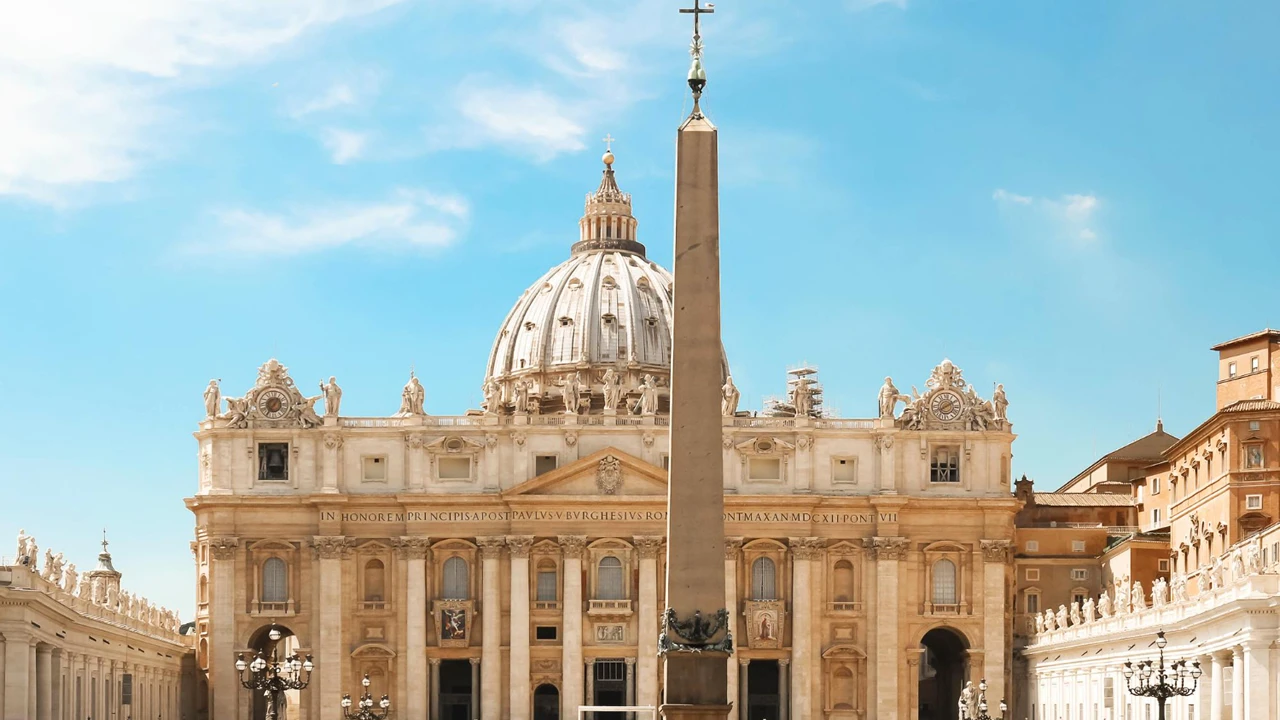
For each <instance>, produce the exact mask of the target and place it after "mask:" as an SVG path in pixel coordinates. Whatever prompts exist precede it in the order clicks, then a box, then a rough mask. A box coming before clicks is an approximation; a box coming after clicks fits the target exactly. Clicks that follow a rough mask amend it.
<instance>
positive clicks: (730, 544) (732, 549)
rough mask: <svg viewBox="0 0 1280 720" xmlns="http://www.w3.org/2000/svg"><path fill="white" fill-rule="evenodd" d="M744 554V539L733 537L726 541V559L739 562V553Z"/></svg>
mask: <svg viewBox="0 0 1280 720" xmlns="http://www.w3.org/2000/svg"><path fill="white" fill-rule="evenodd" d="M740 552H742V538H740V537H731V538H725V539H724V559H725V560H737V559H738V553H740Z"/></svg>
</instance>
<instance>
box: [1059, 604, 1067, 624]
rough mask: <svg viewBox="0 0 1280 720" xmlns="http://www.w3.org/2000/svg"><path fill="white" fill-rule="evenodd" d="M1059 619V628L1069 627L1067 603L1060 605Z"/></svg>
mask: <svg viewBox="0 0 1280 720" xmlns="http://www.w3.org/2000/svg"><path fill="white" fill-rule="evenodd" d="M1057 621H1058V628H1059V629H1062V630H1065V629H1066V628H1067V606H1066V605H1059V606H1058V617H1057Z"/></svg>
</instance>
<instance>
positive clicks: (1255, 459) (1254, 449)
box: [1244, 443, 1262, 470]
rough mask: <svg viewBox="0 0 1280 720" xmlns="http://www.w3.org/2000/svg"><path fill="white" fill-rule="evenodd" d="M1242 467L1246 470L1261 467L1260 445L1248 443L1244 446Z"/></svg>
mask: <svg viewBox="0 0 1280 720" xmlns="http://www.w3.org/2000/svg"><path fill="white" fill-rule="evenodd" d="M1244 466H1245V469H1247V470H1252V469H1256V468H1260V467H1262V443H1249V444H1248V445H1245V446H1244Z"/></svg>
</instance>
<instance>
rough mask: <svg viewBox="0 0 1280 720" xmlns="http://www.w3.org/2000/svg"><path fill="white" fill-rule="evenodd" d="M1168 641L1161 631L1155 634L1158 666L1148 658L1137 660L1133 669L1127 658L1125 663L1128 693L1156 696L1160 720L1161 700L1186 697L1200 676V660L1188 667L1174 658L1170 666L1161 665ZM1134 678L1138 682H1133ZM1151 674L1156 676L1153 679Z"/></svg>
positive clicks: (1183, 661) (1162, 714)
mask: <svg viewBox="0 0 1280 720" xmlns="http://www.w3.org/2000/svg"><path fill="white" fill-rule="evenodd" d="M1167 644H1168V641H1167V640H1165V639H1164V631H1163V630H1161V631H1159V632H1157V633H1156V647H1157V648H1159V650H1160V659H1159V660H1158V661H1157V662H1158V663H1159V664H1158V665H1154V666H1153V665H1152V664H1151V661H1150V660H1143V661H1142V662H1139V663H1138V666H1137V667H1136V668H1135V667H1134V665H1133V663H1132V662H1128V661H1126V662H1125V664H1124V684H1125V687H1128V688H1129V693H1130V694H1132V695H1137V696H1139V697H1149V698H1155V700H1156V704H1157V706H1158V707H1159V708H1160V712H1159V714H1158V715H1157V717H1158V719H1159V720H1164V703H1165V701H1166V700H1168V699H1169V698H1171V697H1174V696H1175V695H1182V696H1187V695H1190V694H1192V693H1194V692H1195V691H1196V682H1197V681H1198V680H1199V679H1200V663H1199V661H1197V662H1193V663H1191V667H1189V668H1188V667H1187V661H1186V660H1177V661H1175V662H1174V663H1173V664H1172V665H1170V666H1169V667H1167V668H1166V667H1165V665H1164V646H1165V645H1167ZM1135 676H1136V677H1137V683H1136V684H1135V683H1134V682H1133V679H1134V677H1135ZM1152 676H1154V677H1155V680H1154V682H1153V681H1152ZM1188 678H1189V679H1190V680H1191V684H1190V685H1188V684H1187V679H1188Z"/></svg>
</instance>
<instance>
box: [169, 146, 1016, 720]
mask: <svg viewBox="0 0 1280 720" xmlns="http://www.w3.org/2000/svg"><path fill="white" fill-rule="evenodd" d="M605 160H606V167H605V170H604V174H603V178H602V180H601V183H600V186H599V188H598V189H597V190H596V191H595V192H593V193H590V194H589V195H588V196H587V200H586V207H585V211H584V214H583V217H582V219H581V221H580V225H579V237H578V242H576V243H575V244H573V245H572V248H571V251H570V255H569V258H568V259H567V260H566V261H564V262H563V263H561V264H560V265H557V266H556V267H554V268H552V269H551V270H549V271H547V272H546V273H545V274H543V275H542V276H541V277H540V278H538V279H537V281H536V282H534V283H533V284H532V285H531V286H530V287H529V288H528V289H527V290H526V291H525V292H524V293H523V294H522V295H520V296H519V298H518V299H517V300H516V302H515V305H514V307H513V308H512V310H511V312H510V313H509V314H508V316H507V317H506V319H505V320H504V321H503V322H502V324H501V326H500V327H499V328H498V332H497V336H496V339H495V342H494V345H493V349H492V352H491V354H490V356H489V358H488V364H487V367H486V371H485V378H484V382H483V390H484V395H485V403H484V408H483V409H482V410H474V411H469V412H465V413H460V414H455V415H441V414H435V413H434V412H432V413H428V412H426V410H427V408H425V407H424V395H425V389H424V387H423V385H422V382H421V381H420V380H419V379H418V378H410V380H409V382H408V383H407V384H406V386H405V388H404V391H403V393H402V395H401V397H400V398H399V401H398V403H399V406H398V409H396V411H395V412H389V413H388V414H387V415H386V416H382V417H351V416H347V415H343V414H342V413H341V398H342V392H343V391H342V389H341V388H340V387H339V385H338V382H337V380H336V379H334V378H330V379H329V381H328V382H327V383H324V387H323V393H322V396H317V397H313V398H308V397H305V396H304V395H303V394H302V393H301V392H300V391H299V390H298V387H297V385H296V384H295V382H294V378H291V377H290V375H289V373H288V371H287V369H286V368H285V367H284V366H283V365H281V364H280V363H278V362H277V361H275V360H271V361H269V362H267V363H266V364H264V365H263V366H262V367H261V368H260V370H259V373H258V379H257V382H256V383H255V385H254V386H253V387H251V388H245V389H244V393H243V394H242V395H240V396H237V397H223V396H222V389H221V388H220V387H218V386H217V384H216V383H212V382H211V383H210V386H209V388H208V389H207V390H206V393H205V406H206V407H205V410H206V413H205V414H206V418H205V419H204V420H203V421H202V422H201V423H200V425H199V429H198V431H197V432H196V434H195V437H196V440H197V444H198V457H199V481H198V487H197V489H196V492H195V493H194V494H193V495H192V497H190V498H188V499H187V501H186V504H187V506H188V508H189V509H190V510H191V512H192V513H193V514H194V518H195V534H196V537H195V543H194V546H193V547H194V549H195V556H196V577H195V583H196V587H197V594H198V606H197V614H196V619H195V627H194V633H195V641H194V642H195V648H196V664H197V666H198V667H199V668H200V669H201V671H202V672H203V673H204V674H205V675H206V677H207V681H208V697H207V699H205V700H206V701H205V702H204V705H205V708H204V712H205V713H207V715H208V717H213V718H218V719H219V720H222V719H223V718H251V717H260V716H261V713H262V708H261V707H260V706H259V705H258V703H260V702H261V701H260V699H259V698H256V697H254V696H253V695H251V694H250V693H248V692H247V691H245V690H243V689H241V688H240V686H239V685H240V684H239V682H238V678H237V674H236V670H235V666H234V663H235V661H236V657H237V654H238V653H255V652H258V651H260V650H268V649H269V646H270V645H271V642H272V641H271V640H269V631H270V629H271V628H272V627H275V628H276V629H278V630H280V632H281V634H282V635H283V636H284V637H283V639H282V640H280V641H279V642H281V643H284V644H285V647H286V649H289V650H292V649H297V650H300V651H302V652H305V653H309V654H311V655H312V656H313V657H314V659H315V663H316V669H315V673H314V676H313V678H312V681H311V684H310V686H309V687H308V688H307V689H305V690H303V691H301V692H294V693H291V695H290V696H289V698H288V708H287V711H286V712H287V717H289V718H306V719H308V720H334V719H336V718H338V717H340V716H341V711H340V707H339V699H340V697H341V695H342V694H343V693H352V694H355V693H357V692H358V689H359V687H360V680H361V678H362V677H364V676H365V675H366V674H367V675H368V676H369V678H370V681H371V689H372V691H373V692H374V694H375V696H377V695H381V694H382V693H387V694H388V695H389V697H390V699H391V701H392V704H393V707H394V708H395V709H396V713H397V717H401V718H412V719H415V720H416V719H418V718H429V719H430V720H557V719H559V718H563V720H573V719H574V718H576V717H577V710H578V707H579V706H582V705H594V706H622V705H639V706H656V705H658V704H659V702H660V697H661V687H660V679H661V676H662V674H661V672H660V666H659V664H660V662H661V660H660V658H659V655H658V635H659V616H660V614H661V613H662V611H663V610H664V608H665V601H664V597H663V587H664V582H663V578H664V574H665V565H666V548H665V544H664V538H663V534H664V532H665V528H666V502H667V492H666V491H667V482H668V474H667V470H666V468H667V453H668V448H669V438H668V427H669V424H668V421H669V414H668V409H669V403H668V397H667V391H668V388H669V386H670V365H671V339H672V332H671V318H672V302H673V293H674V288H673V280H672V276H671V274H670V273H668V272H667V271H666V270H665V269H663V268H662V267H660V266H658V265H657V264H656V263H654V262H652V261H650V260H648V259H647V258H646V255H645V248H644V245H642V244H641V243H640V241H639V239H638V233H637V230H638V222H637V220H636V218H635V217H634V216H633V214H632V203H631V197H630V196H629V195H628V194H626V193H624V192H622V191H621V190H620V189H619V187H618V185H617V183H616V179H615V175H614V170H613V167H612V162H613V157H612V155H606V158H605ZM729 302H732V299H729ZM478 360H479V359H478ZM920 381H921V382H923V388H924V390H923V391H922V392H921V391H916V390H915V388H913V389H912V392H910V393H901V392H899V391H898V390H897V388H896V387H895V386H894V385H893V383H892V381H890V380H889V379H888V378H886V379H885V382H884V386H883V388H882V390H881V392H880V396H879V398H878V401H877V398H871V397H868V398H867V407H868V409H869V410H870V412H869V413H868V414H869V415H870V417H867V418H865V419H846V418H838V417H832V416H831V415H830V414H829V413H828V412H826V411H825V410H824V409H823V406H822V402H821V386H820V385H819V384H818V383H817V381H816V376H815V375H813V374H812V373H811V372H809V371H807V370H800V371H794V372H792V373H791V374H790V379H789V380H788V391H787V394H786V397H785V398H784V399H782V400H779V401H777V402H773V403H771V404H770V405H769V407H767V408H765V409H763V410H761V411H754V412H753V411H747V410H743V409H739V408H738V404H739V402H738V397H739V396H738V392H737V390H736V388H735V387H734V386H733V382H732V379H731V377H730V376H729V363H728V359H727V358H726V360H725V376H724V388H723V396H724V402H723V407H722V410H723V428H722V436H723V442H722V447H721V452H722V453H723V459H724V468H725V476H724V491H725V522H726V527H727V536H728V537H726V539H725V558H724V568H723V572H724V573H725V579H726V581H727V582H726V585H727V592H726V597H725V607H726V608H728V609H729V611H730V613H731V616H732V618H733V628H732V632H733V636H734V639H735V644H736V646H737V647H736V651H735V653H734V655H733V656H732V657H731V658H730V659H729V661H728V662H729V682H730V686H731V687H730V697H731V698H736V701H735V703H734V710H733V713H732V717H733V718H735V720H765V719H768V720H826V719H828V718H829V719H831V720H866V719H872V718H875V719H877V720H888V719H890V718H902V719H904V720H906V719H907V718H911V719H912V720H917V719H918V720H924V719H925V718H954V717H956V716H957V704H956V701H957V699H958V697H959V695H960V693H961V688H962V686H963V685H964V684H965V683H966V682H968V681H973V682H975V684H976V682H977V681H978V680H979V679H981V678H985V679H986V680H987V682H988V683H989V686H990V687H989V689H988V696H989V697H990V699H991V702H992V705H993V706H994V704H995V702H996V701H997V699H998V698H999V697H1000V696H1002V695H1003V693H1004V692H1005V688H1006V685H1007V681H1008V680H1009V668H1008V667H1007V665H1006V658H1007V657H1008V655H1009V652H1010V647H1011V641H1012V615H1011V607H1012V605H1011V603H1012V597H1013V586H1012V583H1013V576H1012V572H1011V571H1012V540H1013V527H1014V515H1015V513H1016V512H1017V510H1018V508H1019V507H1020V503H1019V502H1018V501H1017V500H1015V499H1014V497H1013V496H1012V494H1011V492H1010V458H1011V446H1012V442H1013V440H1014V435H1013V433H1012V428H1011V425H1010V423H1009V421H1008V419H1007V416H1006V412H1005V410H1006V407H1007V404H1008V403H1007V402H1006V401H1005V398H1004V392H1003V388H1000V389H998V390H997V391H996V394H995V396H994V397H992V398H991V399H990V400H987V399H984V398H981V397H979V396H978V394H977V393H976V392H975V391H974V389H973V387H972V385H969V384H968V383H966V381H965V380H964V377H963V373H962V371H961V370H960V368H959V367H957V366H955V365H953V364H952V363H951V362H949V361H943V362H942V363H941V364H940V365H938V366H937V368H936V369H935V370H934V371H933V373H932V375H931V376H930V377H929V378H921V379H920ZM321 401H323V407H318V405H319V404H320V403H321ZM393 408H396V401H395V400H394V399H389V402H388V410H389V411H391V410H392V409H393ZM873 408H874V409H873ZM431 409H432V410H433V411H434V410H435V408H431ZM618 717H622V714H621V713H619V714H618Z"/></svg>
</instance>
